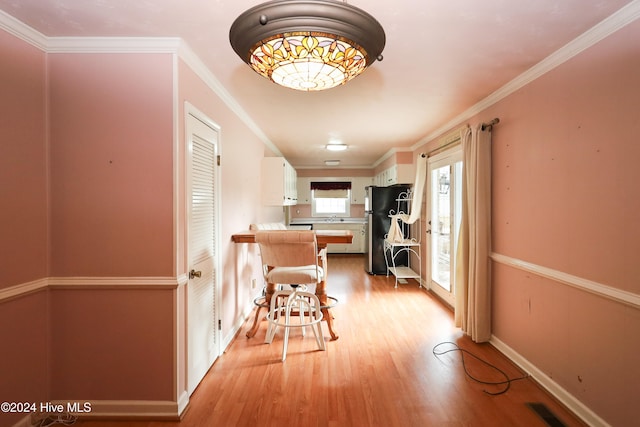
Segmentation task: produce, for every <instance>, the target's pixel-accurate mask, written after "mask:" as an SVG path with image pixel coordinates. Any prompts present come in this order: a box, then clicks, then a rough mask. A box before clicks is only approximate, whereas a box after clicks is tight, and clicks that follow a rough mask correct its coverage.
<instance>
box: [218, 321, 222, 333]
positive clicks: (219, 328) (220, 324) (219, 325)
mask: <svg viewBox="0 0 640 427" xmlns="http://www.w3.org/2000/svg"><path fill="white" fill-rule="evenodd" d="M218 330H219V331H221V330H222V319H218Z"/></svg>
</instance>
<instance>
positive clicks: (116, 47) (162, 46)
mask: <svg viewBox="0 0 640 427" xmlns="http://www.w3.org/2000/svg"><path fill="white" fill-rule="evenodd" d="M0 29H3V30H5V31H7V32H8V33H10V34H12V35H14V36H15V37H18V38H19V39H21V40H23V41H25V42H27V43H29V44H31V45H33V46H35V47H37V48H38V49H40V50H42V51H43V52H45V53H52V54H55V53H171V54H176V55H177V56H178V57H179V58H180V59H182V60H183V61H184V62H185V63H186V64H187V65H188V66H189V67H190V68H191V69H192V70H193V71H194V72H195V73H196V75H197V76H198V77H200V78H201V79H202V80H203V81H204V83H205V84H206V85H207V86H208V87H209V88H210V89H211V90H212V91H213V92H214V93H215V94H216V95H218V96H219V97H220V99H221V100H222V101H223V102H224V103H225V104H226V105H227V107H229V108H230V109H231V110H232V111H233V112H234V113H235V114H236V115H237V116H238V118H240V120H241V121H242V122H243V123H244V124H245V125H246V126H247V127H248V128H249V129H250V130H251V131H252V132H253V133H254V134H255V135H256V136H257V137H258V138H259V139H260V140H261V141H262V142H263V143H264V144H265V145H266V146H267V147H268V148H269V149H270V150H272V151H273V152H274V153H275V154H276V155H278V156H282V153H281V151H280V150H279V149H278V147H276V146H275V144H274V143H273V142H271V140H270V139H269V138H268V137H267V135H266V134H265V133H264V132H263V131H262V129H260V127H258V125H257V124H256V123H255V122H254V121H253V120H252V119H251V117H250V116H249V115H248V114H247V112H246V111H245V110H244V109H243V108H242V107H241V106H240V104H239V103H238V102H237V101H236V100H235V99H234V98H233V97H232V96H231V94H230V93H229V92H228V91H227V90H226V89H225V88H224V86H222V84H221V83H220V81H219V80H218V79H217V78H216V77H215V76H214V75H213V73H212V72H211V70H209V69H208V68H207V67H206V65H205V64H204V63H203V62H202V60H201V59H200V58H199V57H198V56H197V55H196V54H195V52H193V50H192V49H191V48H190V47H189V45H188V44H187V43H186V42H185V41H184V40H182V39H181V38H179V37H47V36H45V35H44V34H42V33H40V32H38V31H36V30H34V29H33V28H31V27H29V26H28V25H26V24H25V23H23V22H22V21H19V20H18V19H16V18H14V17H13V16H11V15H9V14H7V13H6V12H4V11H2V10H0Z"/></svg>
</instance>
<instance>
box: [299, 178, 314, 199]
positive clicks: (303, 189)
mask: <svg viewBox="0 0 640 427" xmlns="http://www.w3.org/2000/svg"><path fill="white" fill-rule="evenodd" d="M298 203H300V204H303V205H310V204H311V178H308V177H300V178H298Z"/></svg>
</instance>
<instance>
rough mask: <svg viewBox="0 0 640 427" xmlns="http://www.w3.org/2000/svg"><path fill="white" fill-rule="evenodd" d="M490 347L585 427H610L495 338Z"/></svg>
mask: <svg viewBox="0 0 640 427" xmlns="http://www.w3.org/2000/svg"><path fill="white" fill-rule="evenodd" d="M489 342H490V343H491V345H493V346H494V347H495V348H497V349H498V350H499V351H500V352H501V353H503V354H504V355H505V356H507V357H508V358H509V359H510V360H511V361H513V362H514V363H515V364H516V365H518V366H519V367H520V368H521V369H522V370H524V371H525V372H527V373H528V374H529V375H531V377H533V379H535V380H536V381H537V382H538V383H539V384H540V385H541V386H542V387H544V389H545V390H547V391H548V392H549V393H550V394H551V395H552V396H554V397H555V398H556V399H558V400H559V401H560V402H561V403H562V404H563V405H565V406H566V407H567V408H568V409H569V410H570V411H572V412H573V413H574V414H576V416H577V417H579V418H580V419H582V421H584V422H585V423H587V425H589V426H592V427H611V425H610V424H608V423H607V422H606V421H605V420H603V419H602V418H600V417H599V416H598V415H597V414H596V413H595V412H593V411H592V410H591V409H589V408H588V407H586V406H585V405H584V404H583V403H582V402H580V401H579V400H578V399H577V398H576V397H575V396H574V395H572V394H571V393H569V392H568V391H567V390H565V389H564V388H563V387H561V386H560V384H558V383H556V382H555V381H553V380H552V379H551V378H549V376H548V375H547V374H545V373H544V372H543V371H541V370H540V369H538V367H537V366H535V365H534V364H533V363H531V362H529V361H528V360H527V359H526V358H524V357H523V356H522V355H521V354H520V353H518V352H517V351H515V350H514V349H512V348H511V347H509V346H508V345H506V344H505V343H504V342H502V341H500V339H498V338H496V337H495V336H493V335H492V336H491V339H490V340H489Z"/></svg>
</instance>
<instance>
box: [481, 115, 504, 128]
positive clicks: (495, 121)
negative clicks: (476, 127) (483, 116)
mask: <svg viewBox="0 0 640 427" xmlns="http://www.w3.org/2000/svg"><path fill="white" fill-rule="evenodd" d="M498 123H500V119H499V118H497V117H496V118H495V119H493V120H491V121H490V122H489V123H483V124H482V126H480V130H486V129H489V130H491V128H492V127H493V125H497V124H498Z"/></svg>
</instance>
